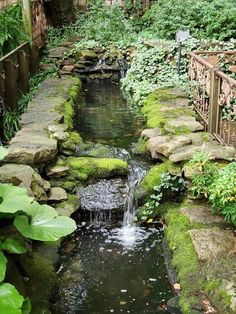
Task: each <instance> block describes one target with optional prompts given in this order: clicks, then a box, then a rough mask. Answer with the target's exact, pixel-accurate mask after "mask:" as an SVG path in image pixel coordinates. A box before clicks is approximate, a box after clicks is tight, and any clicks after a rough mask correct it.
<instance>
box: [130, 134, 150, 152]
mask: <svg viewBox="0 0 236 314" xmlns="http://www.w3.org/2000/svg"><path fill="white" fill-rule="evenodd" d="M146 148H147V140H146V139H145V138H142V137H140V138H139V139H138V141H137V142H136V143H135V144H134V145H133V147H132V153H133V154H135V155H143V154H145V153H146V152H147V149H146Z"/></svg>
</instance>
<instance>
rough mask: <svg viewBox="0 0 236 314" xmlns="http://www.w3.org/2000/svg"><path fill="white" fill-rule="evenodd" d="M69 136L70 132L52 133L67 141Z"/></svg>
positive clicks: (60, 139)
mask: <svg viewBox="0 0 236 314" xmlns="http://www.w3.org/2000/svg"><path fill="white" fill-rule="evenodd" d="M69 136H70V134H69V133H68V132H55V133H53V134H52V137H53V138H56V139H57V140H58V141H66V140H67V139H68V138H69Z"/></svg>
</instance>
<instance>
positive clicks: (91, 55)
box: [75, 49, 98, 61]
mask: <svg viewBox="0 0 236 314" xmlns="http://www.w3.org/2000/svg"><path fill="white" fill-rule="evenodd" d="M75 58H76V60H77V61H79V60H80V59H83V60H89V61H90V60H92V61H93V60H96V59H98V55H97V54H96V52H95V51H94V50H92V49H83V50H80V51H78V52H76V54H75Z"/></svg>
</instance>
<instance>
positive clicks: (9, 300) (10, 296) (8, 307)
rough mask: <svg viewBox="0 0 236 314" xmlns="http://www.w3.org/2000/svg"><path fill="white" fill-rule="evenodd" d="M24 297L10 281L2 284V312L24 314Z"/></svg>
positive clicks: (0, 292) (0, 286) (0, 304)
mask: <svg viewBox="0 0 236 314" xmlns="http://www.w3.org/2000/svg"><path fill="white" fill-rule="evenodd" d="M23 302H24V298H23V297H22V296H21V295H20V294H19V293H18V291H17V290H16V288H15V287H14V286H12V285H10V284H9V283H1V284H0V313H5V314H22V312H21V307H22V305H23Z"/></svg>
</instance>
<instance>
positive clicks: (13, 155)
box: [4, 129, 57, 164]
mask: <svg viewBox="0 0 236 314" xmlns="http://www.w3.org/2000/svg"><path fill="white" fill-rule="evenodd" d="M56 153H57V141H56V140H55V139H52V138H49V137H48V135H47V134H46V133H38V134H36V133H28V132H25V131H24V129H22V130H21V131H18V132H17V134H16V136H15V137H14V138H13V139H12V140H11V142H10V147H9V148H8V155H7V156H6V157H5V159H4V160H5V161H7V162H12V163H17V164H38V163H44V162H47V161H50V160H52V159H53V158H54V157H55V156H56Z"/></svg>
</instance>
